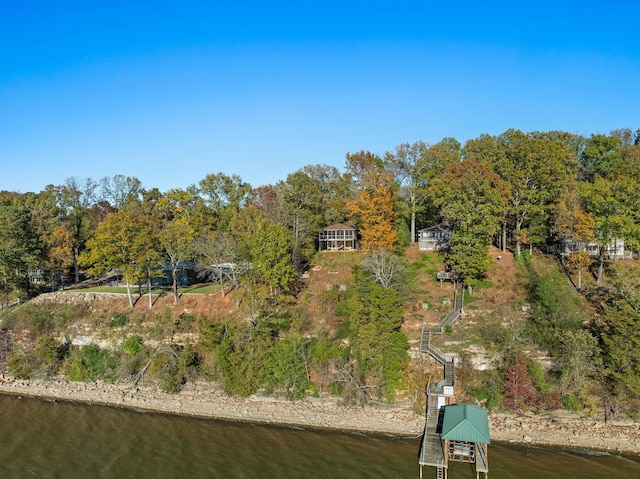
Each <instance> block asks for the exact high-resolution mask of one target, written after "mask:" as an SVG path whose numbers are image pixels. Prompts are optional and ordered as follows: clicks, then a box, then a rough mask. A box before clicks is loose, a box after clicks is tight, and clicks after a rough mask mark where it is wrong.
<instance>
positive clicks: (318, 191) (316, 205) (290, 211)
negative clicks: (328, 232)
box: [276, 170, 326, 270]
mask: <svg viewBox="0 0 640 479" xmlns="http://www.w3.org/2000/svg"><path fill="white" fill-rule="evenodd" d="M276 188H277V191H278V196H279V198H280V202H279V204H280V211H281V215H280V218H281V221H282V222H283V223H284V224H285V225H286V226H287V227H288V228H289V230H290V231H291V237H292V239H293V244H292V255H293V261H294V264H295V265H296V266H297V268H298V269H299V270H303V269H304V268H305V267H306V266H307V264H308V263H309V260H310V258H311V256H312V255H313V253H314V252H315V249H316V238H317V235H318V231H320V230H321V229H322V227H323V220H324V211H325V209H326V205H325V194H324V191H323V185H322V183H321V181H320V179H318V178H317V177H315V176H312V175H310V174H308V173H307V172H306V171H305V170H298V171H296V172H294V173H291V174H290V175H288V176H287V179H286V181H284V182H279V183H278V185H277V186H276Z"/></svg>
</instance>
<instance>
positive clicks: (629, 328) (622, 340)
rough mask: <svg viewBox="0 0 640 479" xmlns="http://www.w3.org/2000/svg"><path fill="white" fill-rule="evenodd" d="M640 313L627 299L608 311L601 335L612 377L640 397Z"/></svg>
mask: <svg viewBox="0 0 640 479" xmlns="http://www.w3.org/2000/svg"><path fill="white" fill-rule="evenodd" d="M639 324H640V312H639V311H638V308H637V307H635V306H634V305H633V304H631V303H630V302H629V301H627V300H625V299H624V298H618V299H617V300H616V301H615V303H614V304H613V305H611V306H610V307H609V308H607V310H606V313H605V323H604V328H603V331H602V334H601V342H602V355H603V361H604V365H605V367H606V369H607V373H608V375H609V378H610V379H611V380H612V381H613V382H614V383H615V384H616V385H617V386H619V387H620V388H621V389H623V390H626V391H628V392H629V393H630V394H632V395H635V396H638V395H640V328H638V325H639Z"/></svg>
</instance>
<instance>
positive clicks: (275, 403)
mask: <svg viewBox="0 0 640 479" xmlns="http://www.w3.org/2000/svg"><path fill="white" fill-rule="evenodd" d="M0 393H7V394H14V395H25V396H37V397H46V398H52V399H60V400H68V401H78V402H84V403H97V404H106V405H111V406H117V407H125V408H134V409H148V410H153V411H162V412H167V413H174V414H184V415H191V416H199V417H209V418H215V419H225V420H232V421H245V422H254V423H264V424H283V425H293V426H301V427H309V428H321V429H334V430H344V431H360V432H370V433H378V434H388V435H397V436H406V437H416V438H417V437H419V436H420V435H421V433H422V428H423V427H424V419H423V418H422V417H421V416H418V415H416V414H414V413H413V412H411V411H410V410H409V409H407V408H398V407H388V408H384V407H379V408H374V407H367V408H346V407H344V406H340V405H339V404H338V403H337V402H336V401H334V400H320V399H313V398H309V399H305V400H303V401H296V402H291V401H286V400H279V399H275V398H272V397H263V396H251V397H249V398H246V399H245V398H237V397H232V396H228V395H226V394H224V393H223V392H221V391H219V390H217V389H215V388H214V387H212V386H211V385H210V384H208V383H196V384H190V385H188V386H187V387H186V388H185V389H184V390H183V391H182V392H180V393H179V394H176V395H168V394H163V393H161V392H157V391H153V390H150V389H146V388H135V389H132V388H130V387H127V386H124V385H111V384H103V383H101V382H97V383H74V382H65V381H18V380H13V379H12V378H0ZM490 432H491V438H492V440H495V441H505V442H517V443H531V444H541V445H554V446H561V447H574V448H586V449H600V450H607V451H616V452H627V453H635V454H638V453H640V427H638V425H637V424H634V423H632V422H612V421H609V422H608V423H607V424H605V423H604V422H601V421H596V420H593V419H585V418H578V417H574V416H571V417H567V416H553V417H547V416H538V415H524V416H513V415H505V414H492V415H490Z"/></svg>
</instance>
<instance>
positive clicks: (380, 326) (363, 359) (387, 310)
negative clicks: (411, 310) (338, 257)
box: [343, 268, 408, 402]
mask: <svg viewBox="0 0 640 479" xmlns="http://www.w3.org/2000/svg"><path fill="white" fill-rule="evenodd" d="M354 274H355V277H356V295H355V296H354V298H353V300H352V301H353V305H352V309H351V314H350V316H349V324H350V330H349V343H350V345H351V354H352V356H353V358H354V359H355V361H356V364H355V369H354V370H353V371H349V370H345V372H346V373H349V374H346V375H343V377H345V376H348V377H349V378H350V379H351V380H356V382H359V384H356V383H354V382H353V381H352V384H353V385H355V386H357V388H358V389H359V390H360V392H361V393H363V394H360V395H359V397H360V401H361V402H362V401H366V400H367V399H368V398H371V399H385V400H386V401H389V402H391V401H393V398H394V396H395V391H396V389H399V388H401V387H402V381H401V378H402V370H403V367H404V363H405V361H406V360H407V349H408V341H407V338H406V336H405V335H404V333H403V332H402V319H403V312H404V310H403V307H402V300H401V297H400V294H399V293H398V291H396V290H394V289H392V288H384V287H383V286H381V285H379V284H377V283H376V282H374V281H373V279H372V277H371V276H370V274H369V273H366V272H364V271H363V270H361V269H360V268H356V269H355V271H354ZM346 365H347V366H348V365H349V363H347V364H346ZM354 373H356V374H354ZM368 390H370V391H373V393H366V392H367V391H368ZM364 393H366V394H364Z"/></svg>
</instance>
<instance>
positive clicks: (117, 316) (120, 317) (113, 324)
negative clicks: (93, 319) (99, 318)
mask: <svg viewBox="0 0 640 479" xmlns="http://www.w3.org/2000/svg"><path fill="white" fill-rule="evenodd" d="M127 321H129V317H128V316H127V315H126V314H123V313H113V316H112V317H111V320H110V321H109V322H108V323H107V326H109V327H110V328H120V327H122V326H124V325H125V324H127Z"/></svg>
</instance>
